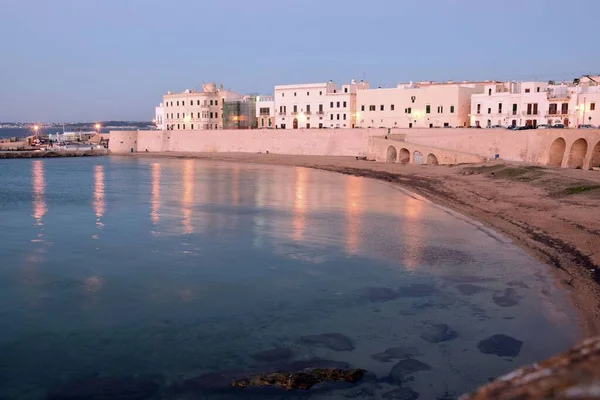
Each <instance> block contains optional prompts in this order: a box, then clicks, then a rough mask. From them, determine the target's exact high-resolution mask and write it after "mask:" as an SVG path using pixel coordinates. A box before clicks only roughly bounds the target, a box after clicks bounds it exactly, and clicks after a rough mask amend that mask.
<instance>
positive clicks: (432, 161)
mask: <svg viewBox="0 0 600 400" xmlns="http://www.w3.org/2000/svg"><path fill="white" fill-rule="evenodd" d="M427 164H429V165H439V161H438V158H437V157H436V156H435V154H433V153H429V154H428V155H427Z"/></svg>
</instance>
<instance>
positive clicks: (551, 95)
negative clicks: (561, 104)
mask: <svg viewBox="0 0 600 400" xmlns="http://www.w3.org/2000/svg"><path fill="white" fill-rule="evenodd" d="M570 98H571V93H551V92H548V100H569V99H570Z"/></svg>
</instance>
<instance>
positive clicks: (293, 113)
mask: <svg viewBox="0 0 600 400" xmlns="http://www.w3.org/2000/svg"><path fill="white" fill-rule="evenodd" d="M298 114H299V113H298V111H292V112H291V113H290V115H298Z"/></svg>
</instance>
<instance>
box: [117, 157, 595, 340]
mask: <svg viewBox="0 0 600 400" xmlns="http://www.w3.org/2000/svg"><path fill="white" fill-rule="evenodd" d="M124 156H126V157H141V158H143V157H146V158H147V157H150V158H152V157H170V158H195V159H203V160H212V161H228V162H244V163H258V164H274V165H287V166H298V167H306V168H314V169H320V170H326V171H331V172H337V173H341V174H346V175H354V176H360V177H364V178H371V179H377V180H382V181H385V182H388V183H391V184H393V185H396V186H399V187H401V188H403V189H406V190H408V191H410V192H414V193H416V194H418V195H421V196H423V197H424V198H426V199H428V200H430V201H432V202H433V203H436V204H438V205H441V206H443V207H447V208H449V209H451V210H454V211H457V212H459V213H461V214H464V215H466V216H468V217H470V218H472V219H474V220H476V221H478V222H480V223H482V224H483V225H485V226H488V227H490V228H492V229H493V230H495V231H497V232H500V233H502V234H504V235H506V236H507V237H508V238H510V239H511V241H512V242H513V243H514V244H515V245H517V246H519V247H520V248H522V249H524V250H525V251H527V252H528V253H529V254H530V255H532V256H533V257H534V258H536V259H538V260H539V261H541V262H543V263H544V264H546V265H548V266H550V267H552V268H550V269H549V270H550V271H551V273H552V275H553V276H554V278H556V281H557V284H558V285H559V286H560V287H561V288H562V289H564V290H566V292H567V293H568V295H569V296H568V297H569V298H570V300H571V302H572V304H573V305H574V306H575V308H576V310H577V314H578V317H579V320H580V322H581V323H580V325H581V334H582V336H583V337H584V338H587V337H590V336H594V335H597V334H599V333H600V267H599V265H600V212H598V211H597V210H600V207H599V206H600V173H598V172H597V171H583V170H574V169H561V168H553V167H541V166H533V165H522V164H518V165H517V164H510V163H507V162H493V163H487V164H477V165H455V166H427V165H414V164H408V165H403V164H398V163H375V162H371V161H360V160H356V159H355V158H354V157H332V156H290V155H279V154H254V153H180V152H176V153H175V152H163V153H134V154H125V155H124ZM595 210H596V211H595Z"/></svg>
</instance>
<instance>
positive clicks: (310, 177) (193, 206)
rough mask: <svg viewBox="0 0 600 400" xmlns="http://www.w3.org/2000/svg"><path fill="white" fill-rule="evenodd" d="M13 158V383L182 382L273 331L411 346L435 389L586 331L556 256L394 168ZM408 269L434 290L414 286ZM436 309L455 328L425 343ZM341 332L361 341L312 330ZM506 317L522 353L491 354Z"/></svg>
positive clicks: (8, 214) (2, 294)
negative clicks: (345, 171)
mask: <svg viewBox="0 0 600 400" xmlns="http://www.w3.org/2000/svg"><path fill="white" fill-rule="evenodd" d="M5 161H9V162H8V163H7V162H5ZM10 161H12V160H0V162H1V163H0V171H4V172H0V173H4V174H0V188H3V189H2V190H3V192H0V221H1V222H0V223H2V224H4V225H5V226H6V229H4V228H3V229H0V253H2V254H6V255H5V256H4V257H3V264H2V266H0V316H2V317H3V318H4V320H5V321H11V324H10V326H8V327H7V328H6V329H4V330H2V331H0V354H3V357H1V358H0V376H2V377H3V382H2V383H0V397H8V398H15V397H16V398H32V399H33V398H40V397H43V393H45V391H46V390H47V389H48V388H50V387H53V386H56V385H59V384H61V383H63V382H68V381H69V380H70V379H73V377H75V376H82V375H95V374H100V375H109V376H110V375H132V374H141V375H143V374H160V375H164V376H166V377H167V380H168V381H174V382H178V381H179V380H181V377H182V376H188V377H189V376H195V375H198V374H201V373H206V372H214V371H219V370H226V369H244V368H249V367H252V366H254V365H255V364H256V361H255V360H253V359H252V358H251V355H252V354H253V353H256V352H258V351H261V350H267V349H270V348H273V347H277V346H286V347H289V348H291V349H292V350H293V353H294V357H295V359H303V358H310V357H320V358H325V359H331V360H336V361H344V362H349V363H351V364H352V366H354V367H360V368H366V369H368V370H370V371H373V372H374V373H376V374H377V375H378V376H379V377H380V378H381V377H385V376H386V375H387V374H388V373H389V372H390V369H391V368H392V366H393V365H394V363H395V362H397V361H398V360H395V361H394V362H390V363H384V362H381V361H377V360H375V359H373V358H372V357H371V356H372V355H374V354H377V353H381V352H382V351H384V350H385V349H388V348H392V347H397V346H413V347H416V348H418V349H419V353H420V354H421V355H420V356H419V360H420V361H422V362H425V363H427V364H429V365H431V366H432V368H433V370H432V371H431V372H422V373H419V374H418V376H415V381H414V382H412V383H411V384H410V385H411V386H412V387H413V388H414V389H415V390H417V391H418V392H420V393H421V398H435V396H438V395H439V394H440V393H441V392H442V391H443V390H445V389H446V388H448V389H449V390H451V391H455V392H462V391H466V390H469V389H471V388H473V387H475V386H477V385H479V384H481V383H485V382H486V381H487V379H488V378H489V377H490V376H497V375H499V374H500V373H503V372H506V371H508V370H510V369H512V368H514V367H515V366H517V365H520V364H523V363H526V362H532V361H535V360H538V359H540V358H545V357H547V356H549V355H551V354H552V353H555V352H557V351H560V350H562V349H564V348H565V347H567V346H568V345H569V344H571V343H572V342H574V340H575V339H576V336H577V334H578V332H577V331H576V328H574V325H575V324H574V317H573V314H572V311H571V309H570V308H569V307H568V306H567V305H566V303H565V300H564V298H563V295H562V294H561V293H560V292H559V291H558V290H557V289H556V288H555V287H554V286H553V284H552V279H550V278H548V277H546V275H547V273H546V272H547V271H546V268H545V267H543V266H541V265H540V264H538V263H537V262H535V261H534V260H532V259H531V258H530V257H528V256H527V255H525V254H524V253H523V252H522V251H521V250H519V249H517V248H515V247H513V246H512V245H510V244H509V243H508V242H506V241H501V240H500V241H499V240H496V239H495V238H494V237H493V236H490V235H486V234H485V233H483V232H482V231H481V230H480V229H479V228H478V227H476V226H474V225H473V224H472V223H471V222H470V221H469V220H467V219H465V218H457V217H456V216H455V215H452V214H450V213H447V212H446V211H445V210H443V209H441V208H438V207H436V206H435V205H433V204H431V203H429V202H427V201H424V200H422V199H420V198H418V197H416V196H415V197H412V196H410V195H407V194H405V193H403V192H401V191H399V190H397V189H395V188H393V187H391V186H389V185H387V184H383V183H380V182H376V181H372V180H367V179H363V178H359V177H354V176H342V175H336V174H332V173H327V172H323V171H317V170H312V169H305V168H291V167H277V166H259V165H244V164H228V163H212V162H204V161H198V160H190V159H188V160H175V159H172V160H170V159H129V158H110V159H107V158H96V159H87V158H86V159H83V158H82V159H77V160H75V159H72V160H70V159H63V160H43V161H41V160H36V161H27V162H26V163H25V162H20V161H21V160H18V161H17V162H10ZM23 161H25V160H23ZM29 164H31V165H29ZM23 166H27V168H23ZM90 182H91V183H92V184H90ZM24 187H25V188H27V189H26V192H27V193H28V196H23V195H22V188H24ZM32 207H33V215H32V214H31V209H32ZM32 218H33V221H34V224H31V219H32ZM32 238H34V239H33V243H32ZM465 283H467V284H468V285H471V286H468V287H467V289H469V288H470V289H471V290H476V291H477V293H475V294H468V295H465V294H464V293H463V292H461V291H460V290H458V289H459V287H460V285H461V284H463V285H464V284H465ZM412 284H417V285H420V286H416V287H422V288H425V289H426V290H425V289H424V290H423V291H422V292H418V291H417V292H415V291H414V289H412V290H413V291H412V292H410V293H411V294H410V295H406V294H404V295H398V293H402V290H403V289H402V288H403V287H409V285H412ZM475 286H476V288H473V287H475ZM373 288H375V289H376V291H375V293H376V295H372V294H369V293H372V292H371V289H373ZM384 289H385V290H384ZM462 289H463V290H464V289H465V287H462ZM507 290H508V292H507ZM390 293H391V294H390ZM506 293H508V294H509V295H506ZM513 294H514V295H513ZM373 296H374V297H373ZM513 303H514V304H513ZM540 310H541V312H540ZM432 323H437V324H448V325H450V326H451V327H452V328H453V329H455V330H456V331H457V332H458V333H459V336H458V338H456V339H453V340H451V341H448V342H443V343H440V344H432V343H429V342H426V341H424V340H423V339H422V338H421V335H422V332H423V330H424V329H426V327H427V326H428V324H432ZM540 329H542V330H543V331H544V332H546V334H545V340H544V341H539V340H536V336H535V335H536V334H535V332H539V330H540ZM328 332H339V333H341V334H343V335H345V336H347V337H349V338H351V340H352V342H353V345H354V347H355V349H354V350H353V351H333V350H331V349H329V348H324V347H319V346H314V345H307V344H306V343H302V342H301V341H300V337H301V336H302V335H314V334H320V333H328ZM497 333H503V334H507V335H510V336H512V337H516V338H518V339H519V340H521V341H523V342H524V346H523V349H522V351H521V353H520V355H519V356H518V357H516V358H515V359H514V361H513V362H512V363H511V362H507V361H506V360H505V359H503V358H500V357H497V356H493V355H492V356H490V355H484V354H481V353H480V352H479V350H478V348H477V343H478V342H479V341H480V340H482V339H484V338H486V337H489V336H491V335H493V334H497ZM48 365H51V367H50V368H49V367H47V366H48ZM474 365H475V366H476V367H475V368H474V367H473V366H474ZM382 385H383V386H382V387H383V389H382V390H390V388H393V386H392V387H391V386H389V385H388V384H382ZM431 385H433V386H431ZM378 395H381V393H379V392H377V393H376V395H374V396H378Z"/></svg>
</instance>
